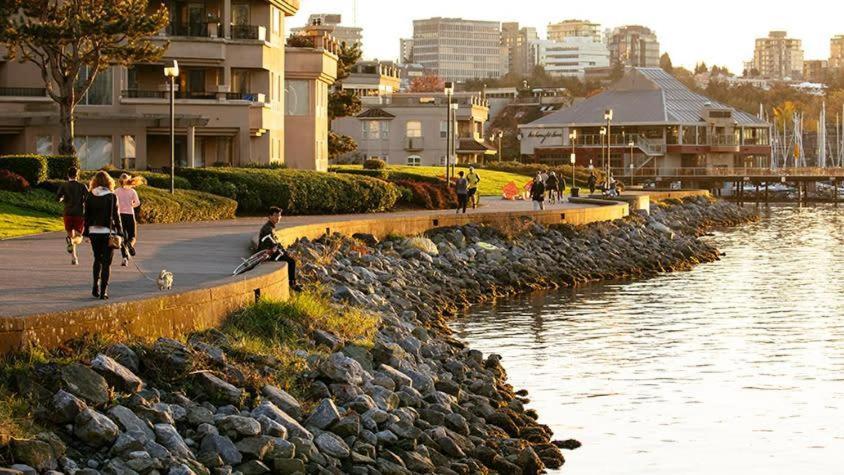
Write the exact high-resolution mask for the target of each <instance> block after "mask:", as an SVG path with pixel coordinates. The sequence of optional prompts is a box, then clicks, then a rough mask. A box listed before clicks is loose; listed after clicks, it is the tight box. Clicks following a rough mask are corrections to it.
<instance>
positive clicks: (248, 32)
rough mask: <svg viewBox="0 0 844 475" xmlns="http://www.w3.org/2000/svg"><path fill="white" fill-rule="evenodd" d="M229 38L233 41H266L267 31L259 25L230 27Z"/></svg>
mask: <svg viewBox="0 0 844 475" xmlns="http://www.w3.org/2000/svg"><path fill="white" fill-rule="evenodd" d="M231 37H232V39H233V40H259V41H266V39H267V29H266V28H264V27H263V26H259V25H232V26H231Z"/></svg>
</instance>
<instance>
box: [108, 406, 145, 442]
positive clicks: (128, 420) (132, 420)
mask: <svg viewBox="0 0 844 475" xmlns="http://www.w3.org/2000/svg"><path fill="white" fill-rule="evenodd" d="M108 415H109V416H111V418H112V419H114V420H115V421H117V423H118V424H119V425H120V427H122V428H123V430H124V431H126V432H128V433H130V434H133V435H134V436H135V438H136V439H138V440H139V441H141V443H145V442H146V441H148V440H155V432H153V430H152V428H150V426H149V423H147V422H146V421H145V420H143V419H141V418H140V417H138V416H137V415H135V413H134V412H132V410H131V409H129V408H128V407H125V406H114V407H112V408H111V409H109V411H108Z"/></svg>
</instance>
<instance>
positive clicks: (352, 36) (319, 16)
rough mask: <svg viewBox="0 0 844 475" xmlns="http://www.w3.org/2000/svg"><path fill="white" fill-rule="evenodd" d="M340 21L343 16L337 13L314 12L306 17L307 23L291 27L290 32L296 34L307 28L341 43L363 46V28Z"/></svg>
mask: <svg viewBox="0 0 844 475" xmlns="http://www.w3.org/2000/svg"><path fill="white" fill-rule="evenodd" d="M342 21H343V16H342V15H339V14H337V13H316V14H313V15H311V16H309V17H308V24H307V25H305V26H301V27H298V28H293V29H292V30H290V32H291V33H292V34H294V35H296V34H299V33H301V32H303V31H304V30H305V29H306V28H307V29H309V30H312V31H313V30H316V31H320V32H322V33H325V34H326V35H330V36H333V37H334V38H337V41H339V42H340V43H341V44H342V43H346V44H347V45H358V46H360V47H361V48H363V28H360V27H357V26H345V25H342V24H341V23H342Z"/></svg>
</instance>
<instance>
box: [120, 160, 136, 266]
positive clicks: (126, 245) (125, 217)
mask: <svg viewBox="0 0 844 475" xmlns="http://www.w3.org/2000/svg"><path fill="white" fill-rule="evenodd" d="M137 183H138V180H137V179H136V178H134V177H132V176H131V175H129V174H128V173H123V174H122V175H120V179H119V184H120V188H118V189H117V191H115V192H114V194H115V195H116V196H117V202H118V203H119V205H120V224H121V225H123V246H122V247H121V248H120V253H121V254H122V255H123V262H122V263H121V265H122V266H123V267H126V266H127V265H129V257H130V256H131V257H134V256H135V243H136V242H137V239H138V231H137V230H138V226H137V220H136V219H135V208H137V207H138V206H141V199H140V198H139V197H138V192H137V191H135V185H136V184H137Z"/></svg>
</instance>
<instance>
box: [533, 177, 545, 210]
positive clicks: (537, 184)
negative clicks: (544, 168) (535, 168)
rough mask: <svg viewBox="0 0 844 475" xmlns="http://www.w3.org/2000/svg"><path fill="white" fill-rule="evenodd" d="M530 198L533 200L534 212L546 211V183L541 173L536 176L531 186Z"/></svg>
mask: <svg viewBox="0 0 844 475" xmlns="http://www.w3.org/2000/svg"><path fill="white" fill-rule="evenodd" d="M530 197H531V199H532V200H533V210H534V211H536V210H544V209H545V183H544V182H543V181H542V176H541V174H539V173H537V174H536V178H535V179H534V180H533V184H532V185H531V186H530Z"/></svg>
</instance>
